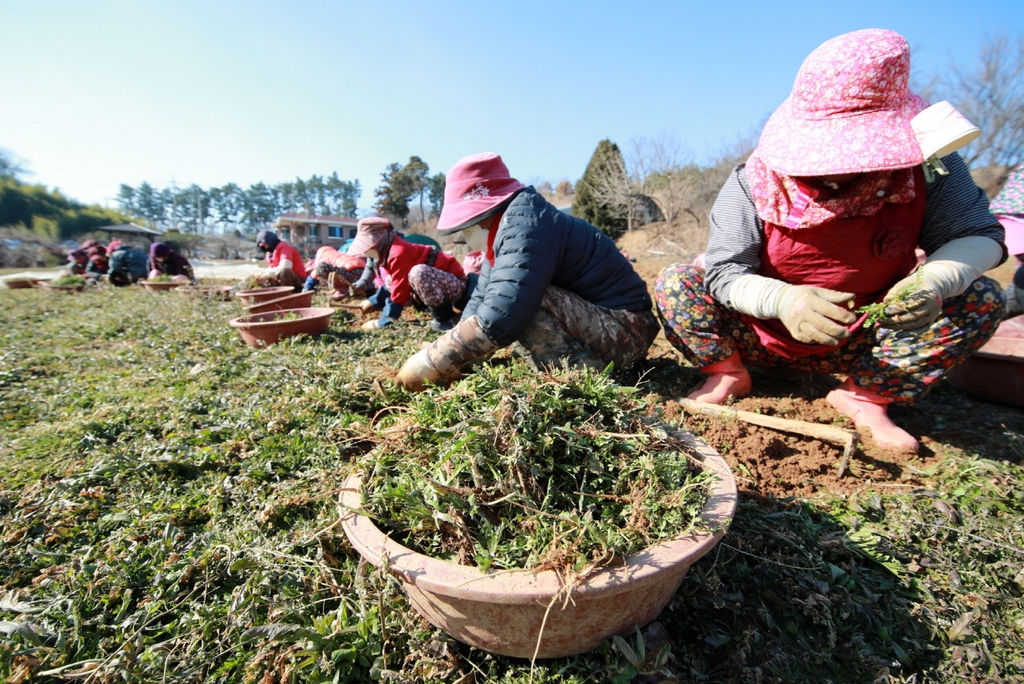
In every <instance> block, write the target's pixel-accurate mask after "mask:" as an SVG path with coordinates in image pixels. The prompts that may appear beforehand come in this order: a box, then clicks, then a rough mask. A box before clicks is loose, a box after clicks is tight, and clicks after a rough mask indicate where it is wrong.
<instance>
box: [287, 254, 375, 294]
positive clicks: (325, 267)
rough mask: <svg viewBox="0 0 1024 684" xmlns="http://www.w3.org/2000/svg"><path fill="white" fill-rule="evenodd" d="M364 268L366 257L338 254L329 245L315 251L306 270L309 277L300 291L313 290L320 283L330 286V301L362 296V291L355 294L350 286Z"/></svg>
mask: <svg viewBox="0 0 1024 684" xmlns="http://www.w3.org/2000/svg"><path fill="white" fill-rule="evenodd" d="M365 268H366V257H363V256H355V255H354V254H347V253H344V252H339V251H338V250H337V249H335V248H334V247H331V246H330V245H324V246H323V247H321V248H320V249H318V250H316V257H315V258H314V259H313V263H312V268H311V269H310V268H307V272H308V273H309V275H307V276H306V283H305V284H304V285H303V287H302V289H303V291H305V290H315V289H316V288H317V287H318V286H319V285H320V284H321V283H326V284H328V285H331V286H332V287H331V294H330V296H331V299H334V300H338V299H345V298H347V297H351V296H353V295H354V294H358V295H364V294H366V293H365V292H363V291H359V292H355V291H354V290H353V289H352V284H353V283H355V282H356V281H358V280H359V278H360V277H361V276H362V275H363V269H365Z"/></svg>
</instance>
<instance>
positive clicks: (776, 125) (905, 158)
mask: <svg viewBox="0 0 1024 684" xmlns="http://www.w3.org/2000/svg"><path fill="white" fill-rule="evenodd" d="M927 106H928V103H927V102H925V101H924V100H922V99H921V98H920V97H918V96H916V95H913V94H912V95H911V96H910V97H908V98H907V100H906V101H905V102H904V103H903V104H902V105H901V106H899V107H896V108H892V109H881V110H879V109H874V110H867V111H861V112H850V113H845V114H832V115H830V116H827V117H820V118H807V117H801V116H800V115H799V114H797V113H796V112H795V111H794V108H793V107H792V106H791V101H790V99H787V100H786V101H785V102H783V103H782V105H781V106H780V107H779V108H778V109H776V110H775V113H774V114H772V116H771V118H770V119H768V123H767V124H765V127H764V130H763V131H762V132H761V139H760V141H759V142H758V145H757V154H758V155H759V156H760V157H761V159H763V160H764V162H765V164H767V165H768V168H770V169H771V170H772V171H775V172H776V173H782V174H785V175H787V176H825V175H833V174H841V173H865V172H871V171H891V170H895V169H905V168H909V167H912V166H917V165H918V164H921V163H922V162H924V157H923V156H922V155H921V146H920V144H918V142H917V138H916V137H915V136H914V131H913V129H912V128H911V126H910V120H911V119H913V118H914V116H916V115H917V114H918V113H919V112H921V111H922V110H923V109H925V108H926V107H927Z"/></svg>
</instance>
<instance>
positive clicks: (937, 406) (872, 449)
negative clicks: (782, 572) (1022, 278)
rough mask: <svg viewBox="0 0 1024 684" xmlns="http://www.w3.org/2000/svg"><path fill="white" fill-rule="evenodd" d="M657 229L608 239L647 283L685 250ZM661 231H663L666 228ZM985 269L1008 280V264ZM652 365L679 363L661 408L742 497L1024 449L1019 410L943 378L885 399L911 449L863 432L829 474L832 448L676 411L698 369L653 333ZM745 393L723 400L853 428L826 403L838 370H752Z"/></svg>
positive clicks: (879, 480)
mask: <svg viewBox="0 0 1024 684" xmlns="http://www.w3.org/2000/svg"><path fill="white" fill-rule="evenodd" d="M666 233H667V231H665V230H664V229H663V228H659V227H658V226H655V228H654V230H652V231H650V232H648V231H646V230H645V231H633V232H632V233H629V234H627V235H625V236H623V238H621V239H620V240H619V241H618V243H619V246H620V248H622V249H624V250H625V251H626V252H627V253H628V254H629V256H630V257H632V258H633V259H635V262H634V267H635V268H636V270H637V272H638V273H639V274H640V275H641V276H642V277H643V278H644V280H645V281H646V282H647V283H648V286H649V287H650V288H651V289H652V290H653V286H654V280H655V278H656V277H657V275H658V273H659V272H660V271H661V270H662V269H664V268H665V267H666V266H668V265H669V264H672V263H677V262H680V261H682V262H688V261H690V260H691V259H692V258H693V256H695V254H694V253H693V252H692V251H691V252H687V251H686V249H685V248H683V247H682V246H681V245H680V244H678V243H675V242H673V241H672V240H671V238H667V237H666ZM668 234H669V235H670V234H671V233H668ZM989 275H992V276H993V277H995V278H996V279H997V280H999V281H1000V282H1002V283H1004V284H1005V283H1008V282H1010V280H1011V278H1012V275H1013V266H1012V264H1004V265H1003V266H1001V267H1000V268H999V269H996V270H995V271H993V272H992V273H990V274H989ZM648 358H649V366H650V367H651V368H652V370H651V372H652V373H660V374H661V375H664V374H665V373H666V371H669V370H670V369H679V370H678V372H677V373H676V375H677V376H678V379H677V380H674V381H671V382H669V383H668V384H669V387H668V388H665V389H660V390H659V391H660V393H661V394H662V397H663V399H664V403H663V405H662V411H663V413H664V417H665V418H666V419H668V420H670V421H681V422H682V425H683V426H684V427H686V429H688V430H690V431H692V432H694V433H695V434H697V435H699V436H700V437H701V438H702V439H704V440H705V441H706V442H708V443H709V444H710V445H711V446H713V447H714V448H716V449H718V450H719V451H720V452H721V453H722V454H723V455H724V457H725V459H726V460H727V461H728V462H729V464H730V465H731V466H732V468H733V472H734V474H735V475H736V478H737V484H738V486H739V488H740V490H741V492H743V493H744V494H746V495H748V496H754V497H759V496H768V497H774V498H783V497H808V496H814V495H816V494H819V493H822V492H825V491H829V492H833V493H839V494H849V493H852V492H855V491H861V490H865V489H871V490H875V491H880V490H884V489H887V488H906V489H913V488H919V487H921V486H922V484H923V482H924V480H923V479H922V477H921V474H922V473H923V472H924V471H927V470H929V469H930V468H933V467H934V466H935V465H937V464H938V463H939V462H940V461H942V460H943V459H944V458H945V456H946V454H948V453H950V452H951V451H952V450H960V451H962V452H965V453H969V454H970V453H974V454H978V455H981V456H984V457H986V458H994V459H1001V460H1011V461H1014V462H1018V463H1019V462H1021V460H1022V456H1024V411H1022V410H1021V409H1019V408H1016V407H1012V406H1004V405H1000V404H995V403H989V402H986V401H982V400H980V399H976V398H974V397H972V396H970V395H968V394H965V393H963V392H960V391H959V390H957V389H956V388H954V387H952V386H951V385H950V384H949V383H948V382H943V383H940V385H939V387H938V389H936V390H935V391H933V392H932V393H931V394H929V395H928V396H926V397H924V398H923V399H922V400H921V401H919V402H918V403H917V404H916V405H915V406H912V407H893V408H891V409H890V411H889V413H890V416H891V417H892V418H893V420H894V422H896V424H897V425H900V426H901V427H903V428H904V429H906V430H907V431H908V432H910V433H911V434H912V435H914V436H915V437H917V439H918V440H919V441H920V442H921V453H920V454H919V455H916V456H915V455H913V454H903V453H897V452H893V451H891V450H887V449H884V448H881V447H878V446H877V445H875V444H874V442H873V441H872V440H871V438H870V436H869V435H861V443H860V446H859V447H858V450H857V452H856V454H855V456H854V458H853V459H851V463H850V472H848V473H847V474H846V475H845V476H844V477H842V478H840V477H838V476H837V464H838V463H839V460H840V458H841V456H842V447H841V446H838V445H834V444H831V443H828V442H823V441H819V440H816V439H813V438H808V437H804V436H800V435H792V434H786V433H783V432H777V431H775V430H771V429H768V428H762V427H758V426H755V425H750V424H748V423H744V422H740V421H737V420H728V419H718V418H709V417H706V416H699V415H698V416H695V415H692V414H686V413H685V412H684V411H683V410H682V408H681V407H680V405H679V403H678V402H677V401H676V400H675V399H677V398H679V397H684V396H686V394H687V393H688V392H689V391H690V390H692V389H693V388H694V387H696V386H697V385H698V384H699V383H700V382H701V380H702V377H701V375H700V373H699V372H697V371H696V369H692V368H687V367H685V362H683V361H682V357H680V356H679V355H678V354H677V353H676V352H675V350H674V349H673V348H672V346H671V345H670V344H669V343H668V341H667V340H666V339H665V337H664V335H663V334H659V336H658V338H657V340H655V343H654V345H653V347H652V349H651V352H650V353H649V355H648ZM752 375H753V377H754V390H753V392H752V393H751V394H750V395H749V396H747V397H744V398H743V399H740V400H738V401H736V402H735V403H733V404H731V405H730V406H731V407H732V408H736V409H741V410H744V411H751V412H754V413H761V414H765V415H772V416H778V417H781V418H788V419H794V420H802V421H808V422H812V423H822V424H826V425H835V426H837V427H843V428H848V429H853V423H852V421H850V420H849V419H847V418H846V417H845V416H843V415H842V414H840V413H838V412H837V411H836V410H835V409H833V408H832V407H831V406H829V405H828V403H827V402H826V401H825V395H826V394H828V392H829V391H830V390H832V389H833V388H834V387H836V386H837V385H839V383H840V382H841V381H842V380H843V379H844V378H843V376H827V375H814V374H809V373H789V374H785V373H773V374H768V373H767V371H764V370H759V369H752Z"/></svg>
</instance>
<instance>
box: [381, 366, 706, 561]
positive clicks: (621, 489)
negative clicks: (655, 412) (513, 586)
mask: <svg viewBox="0 0 1024 684" xmlns="http://www.w3.org/2000/svg"><path fill="white" fill-rule="evenodd" d="M635 394H636V390H635V389H634V388H626V387H620V386H618V385H616V384H615V383H614V382H613V381H612V380H611V379H610V378H609V377H608V376H607V374H603V373H597V372H593V371H589V370H578V369H560V370H557V371H555V372H552V373H549V374H537V373H535V372H533V371H531V370H530V369H528V368H527V366H526V365H525V364H524V363H522V362H518V361H517V362H513V363H511V364H510V365H506V366H498V365H489V366H484V367H481V368H480V369H479V370H478V371H477V372H476V373H474V374H473V375H471V376H469V377H467V378H465V379H463V380H462V381H460V382H459V383H458V384H457V385H455V386H453V387H452V388H450V389H446V390H432V391H428V392H425V393H422V394H420V395H416V396H415V397H414V398H413V399H412V401H411V404H410V406H409V411H408V413H405V414H401V415H399V416H398V417H397V418H395V419H393V420H391V421H390V422H389V423H387V424H384V425H382V426H381V427H382V429H380V430H379V431H378V444H377V446H376V447H375V448H374V449H373V450H372V451H371V452H369V453H368V454H367V456H366V457H365V459H364V462H363V478H364V484H363V487H364V499H365V508H366V510H367V511H368V512H369V514H370V515H371V516H372V517H373V519H374V520H375V521H376V522H377V524H378V525H379V526H381V527H382V528H383V529H385V530H386V531H388V532H390V533H391V534H392V536H393V537H394V538H395V539H396V540H397V541H400V542H401V543H403V544H405V545H407V546H409V547H411V548H413V549H415V550H417V551H419V552H421V553H424V554H427V555H431V556H434V557H439V558H444V559H448V560H452V561H456V562H459V563H461V564H465V565H476V566H479V567H480V568H482V569H484V570H487V569H512V568H538V569H545V568H547V569H554V570H557V571H560V572H562V573H564V574H565V575H567V576H570V577H572V576H575V577H579V576H581V575H585V574H586V573H587V572H588V571H590V570H591V569H594V568H597V567H601V566H604V565H608V564H613V563H617V562H620V561H621V559H622V558H623V557H625V556H628V555H630V554H633V553H635V552H637V551H640V550H641V549H643V548H645V547H647V546H649V545H651V544H652V543H653V542H656V541H659V540H662V539H666V538H669V537H673V536H676V535H678V534H680V533H683V532H685V531H686V530H688V529H690V528H691V527H692V526H693V525H695V524H696V522H697V520H698V518H699V514H700V511H701V508H702V507H703V505H704V502H705V500H706V497H707V490H708V484H709V479H710V477H711V475H710V474H708V473H707V472H705V471H703V470H702V469H701V468H700V467H699V466H697V465H695V464H694V463H693V462H692V458H691V456H690V454H689V453H688V451H687V447H686V446H685V444H683V443H682V442H680V441H679V440H677V439H673V438H672V437H671V436H670V435H669V433H668V432H667V431H666V430H665V429H664V428H662V427H659V426H658V425H656V424H651V423H649V422H645V421H644V420H642V419H641V414H642V410H641V405H640V403H639V402H638V401H637V400H636V398H635Z"/></svg>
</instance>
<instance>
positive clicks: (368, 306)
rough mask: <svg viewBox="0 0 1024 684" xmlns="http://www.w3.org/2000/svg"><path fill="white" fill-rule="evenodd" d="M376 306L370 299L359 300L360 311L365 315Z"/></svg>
mask: <svg viewBox="0 0 1024 684" xmlns="http://www.w3.org/2000/svg"><path fill="white" fill-rule="evenodd" d="M375 308H376V307H375V306H374V305H373V302H371V301H370V300H369V299H364V300H363V301H361V302H359V311H360V312H361V313H363V314H364V315H365V314H368V313H370V312H371V311H373V310H374V309H375Z"/></svg>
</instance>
